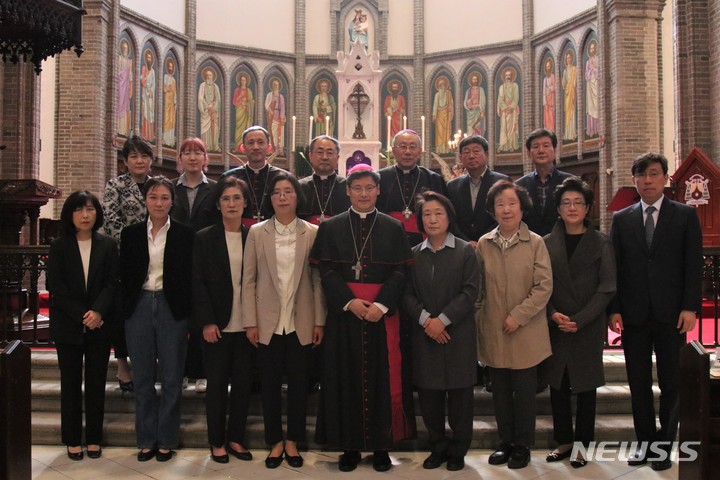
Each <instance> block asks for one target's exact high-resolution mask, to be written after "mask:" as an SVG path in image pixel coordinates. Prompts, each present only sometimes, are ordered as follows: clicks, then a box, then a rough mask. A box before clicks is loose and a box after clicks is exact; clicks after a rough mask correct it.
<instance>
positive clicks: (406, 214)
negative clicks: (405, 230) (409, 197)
mask: <svg viewBox="0 0 720 480" xmlns="http://www.w3.org/2000/svg"><path fill="white" fill-rule="evenodd" d="M403 216H404V217H405V220H410V217H411V216H412V212H411V211H410V208H408V207H405V210H403Z"/></svg>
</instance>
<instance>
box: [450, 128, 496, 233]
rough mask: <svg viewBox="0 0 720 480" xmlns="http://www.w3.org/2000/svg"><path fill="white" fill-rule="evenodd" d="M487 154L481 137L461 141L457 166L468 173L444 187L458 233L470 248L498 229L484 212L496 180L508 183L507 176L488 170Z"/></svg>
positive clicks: (485, 141) (494, 222)
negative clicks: (488, 233) (455, 215)
mask: <svg viewBox="0 0 720 480" xmlns="http://www.w3.org/2000/svg"><path fill="white" fill-rule="evenodd" d="M487 152H488V142H487V140H485V138H484V137H481V136H480V135H471V136H469V137H465V138H463V139H462V140H461V141H460V162H462V166H463V167H464V168H465V170H466V172H467V173H466V174H464V175H461V176H459V177H458V178H455V179H453V180H451V181H450V182H449V183H448V185H447V191H448V198H449V199H450V201H451V202H452V204H453V206H454V207H455V212H456V213H457V225H458V228H459V229H460V233H462V235H463V236H464V237H465V239H466V240H468V241H469V242H470V243H472V244H473V245H476V244H477V240H478V238H480V237H481V236H483V235H485V234H486V233H487V232H489V231H490V230H492V229H493V228H495V226H496V225H497V222H496V221H495V219H494V218H493V217H492V216H491V215H490V213H489V212H488V211H487V209H486V208H485V199H486V198H487V192H488V190H490V187H492V186H493V185H494V184H495V182H497V181H498V180H510V177H508V176H507V175H503V174H502V173H498V172H493V171H492V170H490V167H489V166H488V154H487Z"/></svg>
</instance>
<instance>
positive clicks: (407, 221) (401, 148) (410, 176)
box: [377, 130, 446, 246]
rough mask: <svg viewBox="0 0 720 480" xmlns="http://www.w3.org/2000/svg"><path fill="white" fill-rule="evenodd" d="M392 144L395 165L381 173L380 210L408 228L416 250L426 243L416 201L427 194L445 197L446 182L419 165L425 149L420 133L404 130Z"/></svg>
mask: <svg viewBox="0 0 720 480" xmlns="http://www.w3.org/2000/svg"><path fill="white" fill-rule="evenodd" d="M392 144H393V147H392V151H393V156H394V157H395V165H391V166H389V167H385V168H383V169H381V170H380V171H379V172H378V173H379V174H380V196H379V197H378V202H377V203H378V210H380V211H381V212H383V213H386V214H388V215H390V216H391V217H393V218H395V219H397V220H399V221H400V222H401V223H402V224H403V227H404V228H405V231H406V233H407V236H408V240H409V241H410V246H414V245H417V244H418V243H420V242H421V241H422V240H423V236H422V234H421V233H420V232H419V231H418V227H417V219H416V218H415V198H416V197H417V196H418V195H419V194H420V193H422V192H424V191H426V190H433V191H435V192H437V193H441V194H443V195H446V188H445V180H443V177H442V176H440V175H439V174H437V173H435V172H433V171H432V170H430V169H428V168H425V167H422V166H419V165H418V161H419V160H420V156H421V155H422V148H421V147H420V135H418V134H417V132H415V131H413V130H401V131H399V132H398V133H397V135H395V138H393V143H392Z"/></svg>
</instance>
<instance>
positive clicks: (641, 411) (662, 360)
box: [622, 321, 687, 442]
mask: <svg viewBox="0 0 720 480" xmlns="http://www.w3.org/2000/svg"><path fill="white" fill-rule="evenodd" d="M622 342H623V349H624V350H625V369H626V370H627V376H628V383H629V384H630V395H631V398H632V410H633V423H634V424H635V435H636V436H637V439H638V441H640V442H653V441H664V442H667V441H670V442H672V441H674V440H675V436H676V434H677V429H678V422H679V416H678V410H679V399H680V348H682V346H683V345H685V343H686V342H687V339H686V335H685V334H684V333H683V334H682V335H681V334H679V333H678V330H677V328H676V325H675V324H672V323H668V324H662V323H657V322H653V321H647V322H645V323H644V324H643V325H640V326H626V327H625V328H624V329H623V332H622ZM653 351H655V361H656V364H657V378H658V386H659V387H660V429H659V430H658V429H657V423H656V421H655V402H654V399H653V391H652V386H653V379H652V353H653Z"/></svg>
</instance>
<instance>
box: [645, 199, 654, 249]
mask: <svg viewBox="0 0 720 480" xmlns="http://www.w3.org/2000/svg"><path fill="white" fill-rule="evenodd" d="M655 210H656V208H655V207H653V206H649V207H647V208H646V209H645V213H646V214H647V219H646V220H645V242H647V246H648V248H650V245H652V240H653V235H654V234H655V219H653V215H652V214H653V213H654V212H655Z"/></svg>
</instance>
